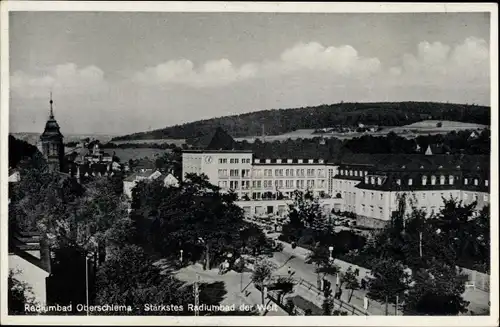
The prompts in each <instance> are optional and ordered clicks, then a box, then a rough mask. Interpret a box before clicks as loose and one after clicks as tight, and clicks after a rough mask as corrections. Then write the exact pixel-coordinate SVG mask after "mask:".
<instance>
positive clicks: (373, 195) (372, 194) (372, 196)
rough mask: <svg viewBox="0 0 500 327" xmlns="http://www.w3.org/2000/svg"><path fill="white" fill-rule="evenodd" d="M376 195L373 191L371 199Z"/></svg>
mask: <svg viewBox="0 0 500 327" xmlns="http://www.w3.org/2000/svg"><path fill="white" fill-rule="evenodd" d="M374 197H375V193H373V192H372V193H371V199H372V200H373V198H374Z"/></svg>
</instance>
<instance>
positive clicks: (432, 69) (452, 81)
mask: <svg viewBox="0 0 500 327" xmlns="http://www.w3.org/2000/svg"><path fill="white" fill-rule="evenodd" d="M489 66H490V64H489V46H488V43H487V42H486V41H485V40H483V39H478V38H474V37H469V38H466V39H465V40H464V42H462V43H461V44H458V45H456V46H455V47H453V48H452V47H450V46H449V45H446V44H442V43H441V42H433V43H429V42H427V41H424V42H421V43H420V44H418V47H417V53H416V54H415V55H414V54H405V55H404V56H403V64H402V66H401V67H391V68H390V69H389V73H390V75H391V76H393V77H398V80H397V81H395V82H396V83H400V82H401V81H403V82H405V83H407V84H435V85H439V86H440V87H447V86H450V85H471V84H475V85H478V84H481V85H489V74H490V72H489V70H490V67H489Z"/></svg>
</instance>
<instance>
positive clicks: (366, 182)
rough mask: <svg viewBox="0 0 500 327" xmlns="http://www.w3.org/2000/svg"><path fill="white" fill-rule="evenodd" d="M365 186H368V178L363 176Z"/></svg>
mask: <svg viewBox="0 0 500 327" xmlns="http://www.w3.org/2000/svg"><path fill="white" fill-rule="evenodd" d="M365 184H368V176H365Z"/></svg>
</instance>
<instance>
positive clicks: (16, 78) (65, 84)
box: [10, 63, 108, 98]
mask: <svg viewBox="0 0 500 327" xmlns="http://www.w3.org/2000/svg"><path fill="white" fill-rule="evenodd" d="M107 86H108V84H107V82H106V80H105V78H104V72H103V71H102V70H101V69H100V68H98V67H96V66H87V67H83V68H79V67H78V66H77V65H75V64H73V63H67V64H61V65H57V66H55V67H51V68H49V69H47V70H46V71H45V72H44V73H43V74H39V75H34V74H27V73H25V72H22V71H16V72H14V73H13V74H12V75H11V78H10V89H11V91H12V92H13V93H15V94H16V95H19V96H22V97H25V98H38V97H47V95H48V93H49V92H50V91H53V92H55V93H58V94H65V95H83V94H87V95H88V94H92V93H96V92H102V91H105V90H106V89H107Z"/></svg>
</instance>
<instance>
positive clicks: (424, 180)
mask: <svg viewBox="0 0 500 327" xmlns="http://www.w3.org/2000/svg"><path fill="white" fill-rule="evenodd" d="M426 184H427V176H422V185H426Z"/></svg>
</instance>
